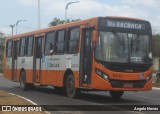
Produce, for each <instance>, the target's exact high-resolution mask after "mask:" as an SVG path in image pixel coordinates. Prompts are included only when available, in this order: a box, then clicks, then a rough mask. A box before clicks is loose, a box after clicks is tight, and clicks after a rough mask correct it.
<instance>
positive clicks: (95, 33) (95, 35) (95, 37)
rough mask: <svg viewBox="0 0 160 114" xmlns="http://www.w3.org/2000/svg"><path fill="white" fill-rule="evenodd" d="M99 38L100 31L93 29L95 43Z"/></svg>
mask: <svg viewBox="0 0 160 114" xmlns="http://www.w3.org/2000/svg"><path fill="white" fill-rule="evenodd" d="M97 38H98V33H97V31H93V43H96V42H97Z"/></svg>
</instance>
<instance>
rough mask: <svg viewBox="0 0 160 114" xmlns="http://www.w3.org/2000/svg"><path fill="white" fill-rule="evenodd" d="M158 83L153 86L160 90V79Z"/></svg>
mask: <svg viewBox="0 0 160 114" xmlns="http://www.w3.org/2000/svg"><path fill="white" fill-rule="evenodd" d="M157 82H158V83H154V84H153V86H154V87H159V88H160V78H159V79H158V81H157Z"/></svg>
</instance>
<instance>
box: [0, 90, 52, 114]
mask: <svg viewBox="0 0 160 114" xmlns="http://www.w3.org/2000/svg"><path fill="white" fill-rule="evenodd" d="M0 91H2V92H6V91H3V90H0ZM6 93H8V94H10V95H14V96H17V97H19V98H21V99H24V100H26V101H28V102H30V103H31V104H33V105H38V104H37V103H35V102H33V101H31V100H30V99H27V98H25V97H23V96H20V95H16V94H14V93H10V92H6ZM44 112H45V113H47V114H51V113H50V112H48V111H44Z"/></svg>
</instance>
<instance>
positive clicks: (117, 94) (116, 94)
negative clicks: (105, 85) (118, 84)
mask: <svg viewBox="0 0 160 114" xmlns="http://www.w3.org/2000/svg"><path fill="white" fill-rule="evenodd" d="M109 93H110V95H111V96H112V97H113V98H115V99H119V98H121V97H122V95H123V93H124V91H109Z"/></svg>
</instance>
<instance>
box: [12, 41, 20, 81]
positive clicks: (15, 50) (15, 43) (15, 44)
mask: <svg viewBox="0 0 160 114" xmlns="http://www.w3.org/2000/svg"><path fill="white" fill-rule="evenodd" d="M18 45H19V41H13V50H12V51H13V55H12V80H13V81H16V80H17V57H18Z"/></svg>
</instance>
